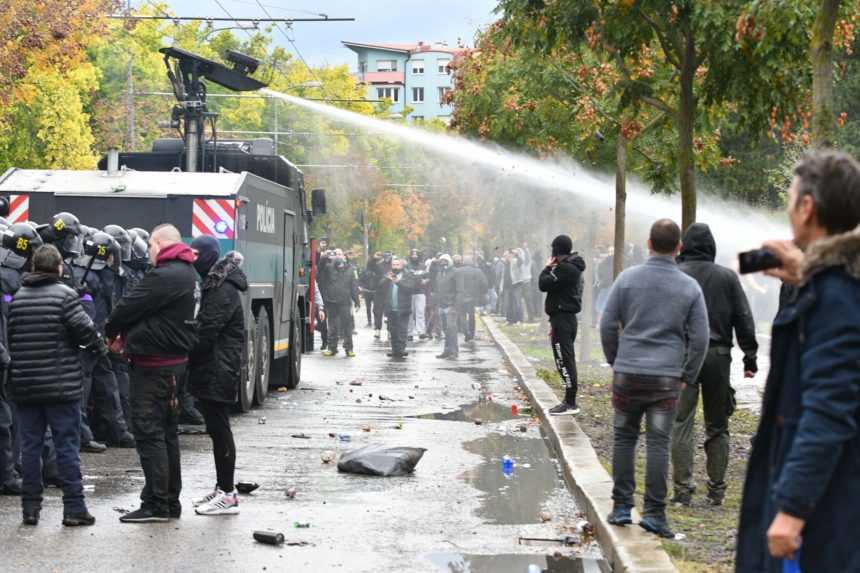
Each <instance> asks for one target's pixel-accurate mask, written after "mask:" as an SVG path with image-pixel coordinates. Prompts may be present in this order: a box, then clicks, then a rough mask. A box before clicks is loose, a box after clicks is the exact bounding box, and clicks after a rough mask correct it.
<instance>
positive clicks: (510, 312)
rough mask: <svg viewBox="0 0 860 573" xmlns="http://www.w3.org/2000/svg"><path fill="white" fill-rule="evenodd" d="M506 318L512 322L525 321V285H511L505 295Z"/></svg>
mask: <svg viewBox="0 0 860 573" xmlns="http://www.w3.org/2000/svg"><path fill="white" fill-rule="evenodd" d="M505 304H506V308H505V318H506V319H507V321H508V322H510V323H511V324H514V323H517V322H522V321H523V285H522V283H519V284H515V285H511V288H510V289H509V290H508V294H507V296H506V297H505Z"/></svg>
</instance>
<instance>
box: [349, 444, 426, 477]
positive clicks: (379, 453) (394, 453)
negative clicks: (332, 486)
mask: <svg viewBox="0 0 860 573" xmlns="http://www.w3.org/2000/svg"><path fill="white" fill-rule="evenodd" d="M426 451H427V450H426V449H425V448H410V447H387V446H379V445H370V446H365V447H363V448H359V449H357V450H352V451H350V452H347V453H345V454H343V455H342V456H341V458H340V461H339V462H338V464H337V469H338V471H340V472H344V473H354V474H363V475H373V476H382V477H390V476H405V475H409V474H411V473H412V472H413V471H415V466H417V465H418V462H419V461H421V458H422V457H423V456H424V452H426Z"/></svg>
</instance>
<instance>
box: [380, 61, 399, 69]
mask: <svg viewBox="0 0 860 573" xmlns="http://www.w3.org/2000/svg"><path fill="white" fill-rule="evenodd" d="M376 71H377V72H396V71H397V60H376Z"/></svg>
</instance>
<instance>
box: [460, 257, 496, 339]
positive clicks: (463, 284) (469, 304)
mask: <svg viewBox="0 0 860 573" xmlns="http://www.w3.org/2000/svg"><path fill="white" fill-rule="evenodd" d="M471 263H472V261H471V260H466V261H464V263H463V265H462V266H458V267H457V273H456V278H455V280H456V285H457V286H456V289H457V297H458V300H457V309H458V312H459V314H460V318H461V320H462V326H463V330H464V333H463V334H465V338H466V342H469V341H471V340H474V338H475V308H476V307H478V306H480V305H481V304H483V301H484V297H486V296H487V289H488V287H489V285H488V284H487V277H485V276H484V273H483V272H482V271H481V270H480V269H479V268H477V267H475V266H474V265H472V264H471ZM455 265H456V261H455Z"/></svg>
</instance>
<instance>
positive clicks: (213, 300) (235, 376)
mask: <svg viewBox="0 0 860 573" xmlns="http://www.w3.org/2000/svg"><path fill="white" fill-rule="evenodd" d="M246 290H248V279H247V278H246V277H245V273H244V272H242V269H240V268H239V265H238V264H237V263H236V261H235V260H234V259H233V258H225V259H222V260H221V261H219V262H218V263H216V264H215V266H213V267H212V270H210V271H209V274H208V275H207V276H206V278H205V279H204V280H203V302H202V303H201V304H200V314H198V315H197V324H198V329H197V345H196V346H195V347H194V350H193V351H192V352H191V355H190V357H189V363H190V372H189V381H190V385H191V393H192V394H193V395H194V396H196V397H197V398H199V399H201V400H211V401H213V402H223V403H226V404H232V403H234V402H235V401H236V396H237V392H238V390H239V381H240V380H241V378H242V357H243V355H244V354H243V350H244V347H245V312H244V310H243V309H242V300H241V298H240V293H241V292H244V291H246Z"/></svg>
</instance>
